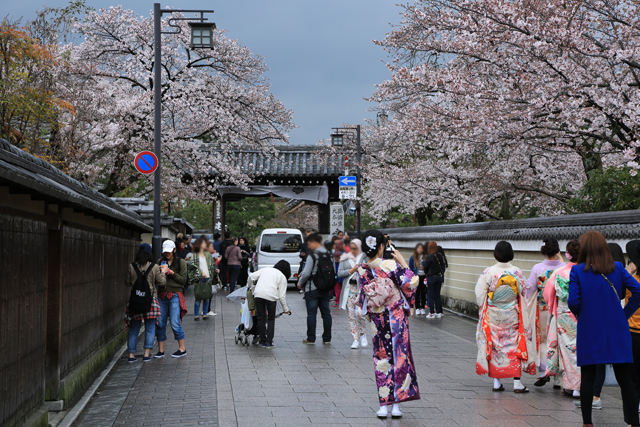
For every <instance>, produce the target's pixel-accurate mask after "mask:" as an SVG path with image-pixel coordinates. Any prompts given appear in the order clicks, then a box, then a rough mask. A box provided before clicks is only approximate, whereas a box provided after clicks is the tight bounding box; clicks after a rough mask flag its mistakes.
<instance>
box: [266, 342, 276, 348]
mask: <svg viewBox="0 0 640 427" xmlns="http://www.w3.org/2000/svg"><path fill="white" fill-rule="evenodd" d="M275 346H276V345H275V344H274V343H272V342H269V343H266V344H265V345H263V347H264V348H274V347H275Z"/></svg>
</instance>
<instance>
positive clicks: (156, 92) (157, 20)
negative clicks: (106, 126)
mask: <svg viewBox="0 0 640 427" xmlns="http://www.w3.org/2000/svg"><path fill="white" fill-rule="evenodd" d="M161 17H162V12H161V11H160V3H154V4H153V51H154V52H153V53H154V59H153V62H154V63H153V103H154V111H153V151H154V153H155V155H156V157H157V158H158V168H157V169H156V171H155V174H154V176H153V238H152V240H151V242H152V246H153V256H154V258H155V259H157V260H158V259H160V257H161V256H162V226H161V224H160V195H161V190H162V188H161V185H162V182H161V176H162V175H161V166H160V159H161V154H162V153H161V151H162V127H161V126H162V102H161V99H160V98H161V96H162V67H161V63H162V46H161V42H162V33H161V31H162V27H161V22H162V21H161Z"/></svg>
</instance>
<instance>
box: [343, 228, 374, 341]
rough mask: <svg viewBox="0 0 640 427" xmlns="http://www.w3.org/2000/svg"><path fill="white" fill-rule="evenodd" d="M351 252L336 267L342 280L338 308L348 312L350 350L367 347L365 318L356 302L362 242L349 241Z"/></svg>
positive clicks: (362, 256)
mask: <svg viewBox="0 0 640 427" xmlns="http://www.w3.org/2000/svg"><path fill="white" fill-rule="evenodd" d="M350 248H351V252H345V253H344V254H342V257H341V258H340V266H339V267H338V277H342V278H344V281H343V282H342V295H341V298H340V308H341V309H343V310H349V328H350V329H351V336H352V337H353V344H351V348H352V349H354V350H355V349H357V348H359V347H362V348H365V347H367V333H366V328H365V326H366V318H365V314H364V313H363V312H362V309H361V308H360V307H358V305H357V304H356V302H357V301H358V296H359V295H360V285H359V284H358V267H359V266H360V264H362V262H363V261H364V254H363V253H362V242H361V241H360V239H353V240H352V241H351V245H350Z"/></svg>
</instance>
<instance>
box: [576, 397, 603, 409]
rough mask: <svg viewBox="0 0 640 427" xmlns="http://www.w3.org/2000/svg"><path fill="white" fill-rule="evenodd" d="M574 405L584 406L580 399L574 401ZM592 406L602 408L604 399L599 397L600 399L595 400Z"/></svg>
mask: <svg viewBox="0 0 640 427" xmlns="http://www.w3.org/2000/svg"><path fill="white" fill-rule="evenodd" d="M573 404H574V405H576V407H577V408H581V407H582V402H581V401H579V400H576V401H575V402H573ZM591 407H592V408H593V409H602V399H598V400H594V401H593V402H592V403H591Z"/></svg>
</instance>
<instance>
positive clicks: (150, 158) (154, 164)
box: [133, 151, 158, 175]
mask: <svg viewBox="0 0 640 427" xmlns="http://www.w3.org/2000/svg"><path fill="white" fill-rule="evenodd" d="M133 165H134V166H135V167H136V170H137V171H138V172H140V173H143V174H145V175H149V174H150V173H154V172H155V170H156V169H158V158H157V157H156V155H155V154H153V153H152V152H151V151H143V152H141V153H138V155H137V156H136V159H135V160H134V161H133Z"/></svg>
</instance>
